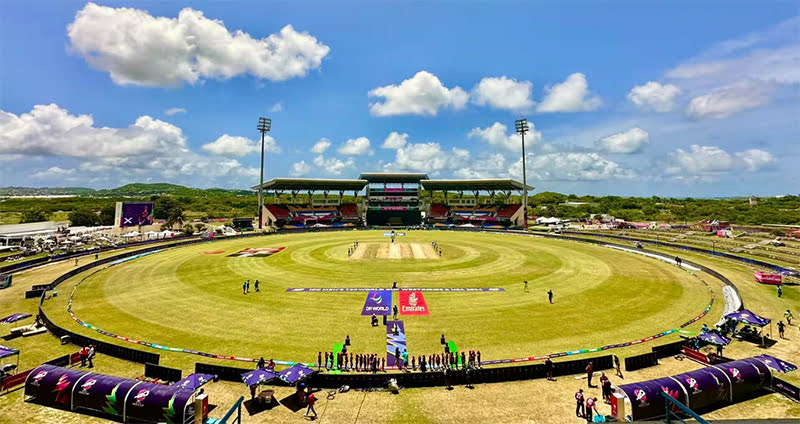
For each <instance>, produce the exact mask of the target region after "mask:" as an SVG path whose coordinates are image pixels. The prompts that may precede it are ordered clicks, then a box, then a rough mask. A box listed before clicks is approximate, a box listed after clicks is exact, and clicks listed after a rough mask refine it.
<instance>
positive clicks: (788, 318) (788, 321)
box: [783, 309, 794, 325]
mask: <svg viewBox="0 0 800 424" xmlns="http://www.w3.org/2000/svg"><path fill="white" fill-rule="evenodd" d="M783 316H784V318H786V324H787V325H792V318H794V315H792V313H791V312H789V310H788V309H787V310H786V312H784V313H783Z"/></svg>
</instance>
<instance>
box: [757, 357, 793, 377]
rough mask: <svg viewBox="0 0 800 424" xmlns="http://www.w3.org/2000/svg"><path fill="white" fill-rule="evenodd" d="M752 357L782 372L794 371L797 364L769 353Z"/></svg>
mask: <svg viewBox="0 0 800 424" xmlns="http://www.w3.org/2000/svg"><path fill="white" fill-rule="evenodd" d="M753 359H757V360H759V361H761V362H763V363H764V365H766V366H768V367H770V368H772V369H774V370H775V371H780V372H783V373H786V372H789V371H794V370H796V369H797V365H794V364H790V363H788V362H786V361H784V360H782V359H780V358H776V357H774V356H769V355H760V356H756V357H755V358H753Z"/></svg>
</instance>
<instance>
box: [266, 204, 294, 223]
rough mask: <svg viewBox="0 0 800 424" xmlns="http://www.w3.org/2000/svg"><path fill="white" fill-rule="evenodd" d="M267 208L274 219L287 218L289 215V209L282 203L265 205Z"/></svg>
mask: <svg viewBox="0 0 800 424" xmlns="http://www.w3.org/2000/svg"><path fill="white" fill-rule="evenodd" d="M266 207H267V210H268V211H269V213H271V214H272V215H273V216H274V217H275V219H278V220H281V219H287V218H290V217H291V214H290V213H289V209H286V207H285V206H283V205H266Z"/></svg>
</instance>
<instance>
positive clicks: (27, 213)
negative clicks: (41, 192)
mask: <svg viewBox="0 0 800 424" xmlns="http://www.w3.org/2000/svg"><path fill="white" fill-rule="evenodd" d="M42 221H47V212H45V211H43V210H42V209H40V208H30V209H26V210H24V211H22V217H21V218H20V222H21V223H23V224H27V223H29V222H42Z"/></svg>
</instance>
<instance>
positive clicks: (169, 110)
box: [164, 107, 186, 116]
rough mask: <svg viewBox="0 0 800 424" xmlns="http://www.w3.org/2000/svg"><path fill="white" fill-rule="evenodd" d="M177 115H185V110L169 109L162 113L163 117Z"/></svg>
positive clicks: (180, 108)
mask: <svg viewBox="0 0 800 424" xmlns="http://www.w3.org/2000/svg"><path fill="white" fill-rule="evenodd" d="M179 113H186V109H184V108H182V107H171V108H169V109H167V110H165V111H164V115H167V116H172V115H177V114H179Z"/></svg>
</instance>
